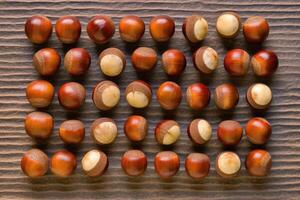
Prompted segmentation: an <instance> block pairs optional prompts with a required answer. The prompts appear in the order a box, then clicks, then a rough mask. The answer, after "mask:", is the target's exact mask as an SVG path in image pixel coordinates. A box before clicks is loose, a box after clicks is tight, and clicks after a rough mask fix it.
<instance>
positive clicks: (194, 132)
mask: <svg viewBox="0 0 300 200" xmlns="http://www.w3.org/2000/svg"><path fill="white" fill-rule="evenodd" d="M187 132H188V136H189V137H190V139H191V140H192V141H193V142H194V143H196V144H205V143H206V142H208V141H209V140H210V138H211V135H212V128H211V125H210V124H209V122H208V121H206V120H204V119H194V120H193V121H192V122H191V123H190V125H189V126H188V129H187Z"/></svg>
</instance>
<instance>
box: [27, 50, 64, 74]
mask: <svg viewBox="0 0 300 200" xmlns="http://www.w3.org/2000/svg"><path fill="white" fill-rule="evenodd" d="M60 61H61V59H60V56H59V54H58V53H57V51H56V50H55V49H52V48H44V49H41V50H39V51H37V52H36V53H35V54H34V56H33V66H34V67H35V69H36V71H37V72H38V73H39V74H40V75H42V76H52V75H54V74H55V73H56V72H57V70H58V68H59V66H60Z"/></svg>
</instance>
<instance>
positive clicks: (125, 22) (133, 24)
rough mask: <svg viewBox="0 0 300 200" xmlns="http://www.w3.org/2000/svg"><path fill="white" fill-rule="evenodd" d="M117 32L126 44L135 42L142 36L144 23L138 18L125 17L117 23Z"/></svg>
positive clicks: (133, 16)
mask: <svg viewBox="0 0 300 200" xmlns="http://www.w3.org/2000/svg"><path fill="white" fill-rule="evenodd" d="M119 32H120V36H121V38H122V40H124V41H126V42H137V41H139V40H140V39H141V38H142V37H143V35H144V32H145V23H144V21H143V20H142V19H141V18H140V17H138V16H135V15H128V16H125V17H123V18H122V19H121V21H120V23H119Z"/></svg>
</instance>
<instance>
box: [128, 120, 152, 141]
mask: <svg viewBox="0 0 300 200" xmlns="http://www.w3.org/2000/svg"><path fill="white" fill-rule="evenodd" d="M148 127H149V125H148V122H147V120H146V119H145V118H144V117H142V116H140V115H132V116H130V117H128V118H127V119H126V121H125V123H124V133H125V135H126V136H127V138H128V139H129V140H130V141H133V142H140V141H142V140H143V139H144V138H145V137H146V135H147V133H148Z"/></svg>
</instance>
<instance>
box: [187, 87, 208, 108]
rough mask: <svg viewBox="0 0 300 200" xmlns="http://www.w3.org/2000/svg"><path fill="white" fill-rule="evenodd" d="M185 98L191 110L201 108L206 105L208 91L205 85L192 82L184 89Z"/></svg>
mask: <svg viewBox="0 0 300 200" xmlns="http://www.w3.org/2000/svg"><path fill="white" fill-rule="evenodd" d="M186 100H187V103H188V105H189V106H190V108H192V109H193V110H202V109H204V108H205V107H207V106H208V104H209V101H210V92H209V89H208V87H207V86H206V85H204V84H202V83H194V84H192V85H189V86H188V88H187V90H186Z"/></svg>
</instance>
